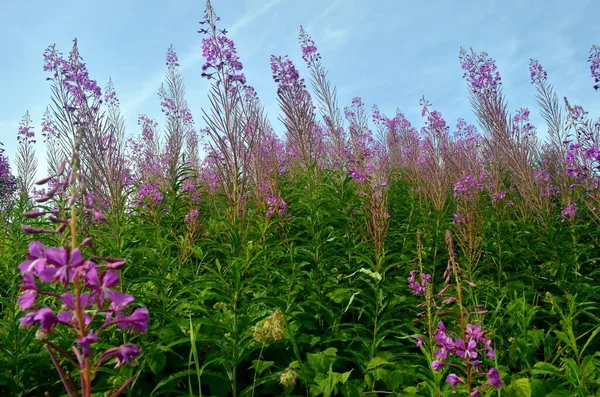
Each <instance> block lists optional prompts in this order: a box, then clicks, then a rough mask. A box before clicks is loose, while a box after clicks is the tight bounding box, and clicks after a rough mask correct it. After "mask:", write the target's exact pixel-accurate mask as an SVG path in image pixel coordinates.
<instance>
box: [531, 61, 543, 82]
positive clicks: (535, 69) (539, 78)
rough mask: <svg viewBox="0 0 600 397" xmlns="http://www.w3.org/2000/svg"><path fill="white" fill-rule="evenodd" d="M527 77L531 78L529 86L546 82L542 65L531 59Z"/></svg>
mask: <svg viewBox="0 0 600 397" xmlns="http://www.w3.org/2000/svg"><path fill="white" fill-rule="evenodd" d="M529 75H530V77H531V84H535V85H540V84H542V83H543V82H545V81H546V78H547V74H546V71H545V70H544V68H543V67H542V65H540V63H539V62H538V61H537V60H535V59H532V60H531V62H530V63H529Z"/></svg>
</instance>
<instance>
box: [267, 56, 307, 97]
mask: <svg viewBox="0 0 600 397" xmlns="http://www.w3.org/2000/svg"><path fill="white" fill-rule="evenodd" d="M271 72H272V73H273V80H274V81H275V83H277V89H278V90H303V89H304V88H305V85H304V79H302V78H300V74H299V73H298V70H297V69H296V66H294V63H293V62H292V60H291V59H289V58H288V57H287V56H284V57H276V56H275V55H271Z"/></svg>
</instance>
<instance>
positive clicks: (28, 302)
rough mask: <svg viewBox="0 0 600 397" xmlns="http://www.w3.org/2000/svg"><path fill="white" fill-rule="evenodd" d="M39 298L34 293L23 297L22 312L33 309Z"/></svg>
mask: <svg viewBox="0 0 600 397" xmlns="http://www.w3.org/2000/svg"><path fill="white" fill-rule="evenodd" d="M36 296H37V293H36V292H35V291H34V292H27V293H25V294H23V295H21V296H20V297H19V300H18V302H19V307H20V308H21V310H27V309H29V308H31V307H32V306H33V304H34V303H35V298H36Z"/></svg>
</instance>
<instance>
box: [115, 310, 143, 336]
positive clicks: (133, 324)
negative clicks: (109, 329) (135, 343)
mask: <svg viewBox="0 0 600 397" xmlns="http://www.w3.org/2000/svg"><path fill="white" fill-rule="evenodd" d="M149 318H150V317H149V316H148V309H146V308H137V309H135V310H134V311H133V313H131V315H129V316H123V315H122V314H120V313H119V314H117V318H116V321H117V325H118V326H119V328H121V329H124V328H130V329H131V328H133V329H135V330H136V331H139V332H146V331H147V330H148V321H149Z"/></svg>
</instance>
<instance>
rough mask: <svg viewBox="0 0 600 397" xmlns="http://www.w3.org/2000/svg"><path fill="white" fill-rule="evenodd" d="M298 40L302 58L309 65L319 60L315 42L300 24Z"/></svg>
mask: <svg viewBox="0 0 600 397" xmlns="http://www.w3.org/2000/svg"><path fill="white" fill-rule="evenodd" d="M299 40H300V47H301V49H302V59H304V61H305V62H306V63H307V64H308V65H309V66H310V64H311V63H315V62H319V61H320V60H321V55H320V54H319V52H318V50H317V47H316V46H315V42H314V41H313V40H312V39H311V37H310V36H309V34H308V33H307V32H306V30H304V28H303V27H302V26H300V36H299Z"/></svg>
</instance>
